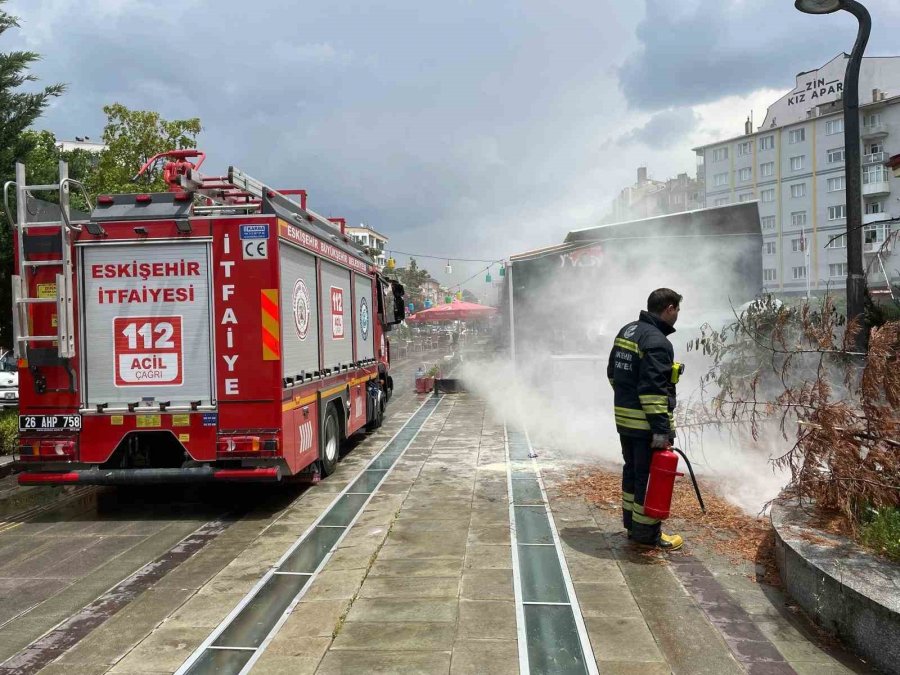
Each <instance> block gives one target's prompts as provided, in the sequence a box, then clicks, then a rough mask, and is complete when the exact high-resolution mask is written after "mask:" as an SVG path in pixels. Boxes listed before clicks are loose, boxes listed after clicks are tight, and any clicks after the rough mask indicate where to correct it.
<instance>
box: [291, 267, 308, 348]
mask: <svg viewBox="0 0 900 675" xmlns="http://www.w3.org/2000/svg"><path fill="white" fill-rule="evenodd" d="M291 306H292V307H293V308H294V327H295V328H296V329H297V337H299V338H300V339H301V340H305V339H306V336H307V334H308V333H309V291H308V290H306V284H305V283H303V279H297V282H296V283H295V284H294V292H293V294H292V295H291Z"/></svg>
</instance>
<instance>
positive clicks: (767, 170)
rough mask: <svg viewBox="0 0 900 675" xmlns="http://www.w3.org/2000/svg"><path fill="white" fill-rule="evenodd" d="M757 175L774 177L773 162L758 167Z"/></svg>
mask: <svg viewBox="0 0 900 675" xmlns="http://www.w3.org/2000/svg"><path fill="white" fill-rule="evenodd" d="M759 175H760V176H765V177H768V176H774V175H775V162H765V163H763V164H760V165H759Z"/></svg>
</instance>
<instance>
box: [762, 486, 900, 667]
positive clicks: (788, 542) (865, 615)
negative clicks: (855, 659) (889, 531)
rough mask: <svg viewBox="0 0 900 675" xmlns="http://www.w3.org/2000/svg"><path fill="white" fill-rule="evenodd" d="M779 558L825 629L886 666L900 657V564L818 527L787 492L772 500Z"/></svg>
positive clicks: (787, 583)
mask: <svg viewBox="0 0 900 675" xmlns="http://www.w3.org/2000/svg"><path fill="white" fill-rule="evenodd" d="M770 518H771V522H772V527H773V528H774V530H775V561H776V563H777V565H778V572H779V575H780V576H781V580H782V583H784V587H785V590H786V591H787V593H788V594H789V595H790V596H791V597H792V598H793V599H794V600H795V601H796V602H797V604H798V605H800V607H802V608H803V610H804V611H806V612H807V614H809V615H810V617H812V619H813V620H814V621H815V622H816V624H818V625H819V626H821V627H822V628H824V629H825V630H826V631H828V632H830V633H832V634H834V635H837V636H838V637H840V638H841V639H842V640H843V641H844V642H845V643H846V644H847V645H848V646H850V647H851V648H852V649H853V650H854V651H855V652H856V653H857V655H859V656H860V657H861V658H863V659H865V660H866V661H867V662H868V663H870V664H871V665H873V666H875V667H876V668H878V669H880V670H882V671H884V672H886V673H890V672H897V671H896V667H897V663H898V662H900V565H896V564H892V563H890V562H887V561H882V560H880V559H878V558H876V557H875V556H872V555H870V554H869V553H868V552H866V551H864V550H863V549H862V548H860V547H859V546H857V545H856V544H855V543H854V542H853V541H851V540H850V539H848V538H846V537H843V536H840V535H835V534H831V533H827V532H822V531H820V530H816V529H815V528H813V527H812V526H810V518H811V514H810V512H809V510H808V509H806V508H803V507H800V506H798V505H797V504H796V501H795V500H792V499H789V498H788V497H786V496H784V495H783V494H782V495H781V496H779V497H778V499H776V500H775V502H773V504H772V511H771V516H770Z"/></svg>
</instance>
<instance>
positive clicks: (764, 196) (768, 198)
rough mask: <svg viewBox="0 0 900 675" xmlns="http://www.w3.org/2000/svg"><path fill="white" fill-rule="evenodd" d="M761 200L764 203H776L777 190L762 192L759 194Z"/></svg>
mask: <svg viewBox="0 0 900 675" xmlns="http://www.w3.org/2000/svg"><path fill="white" fill-rule="evenodd" d="M759 199H760V201H763V202H774V201H775V190H774V188H772V189H769V190H762V191H760V193H759Z"/></svg>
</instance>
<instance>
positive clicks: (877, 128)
mask: <svg viewBox="0 0 900 675" xmlns="http://www.w3.org/2000/svg"><path fill="white" fill-rule="evenodd" d="M887 135H888V128H887V125H886V124H871V125H869V126H864V127H862V129H861V130H860V134H859V136H860V138H862V139H869V138H884V137H885V136H887Z"/></svg>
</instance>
